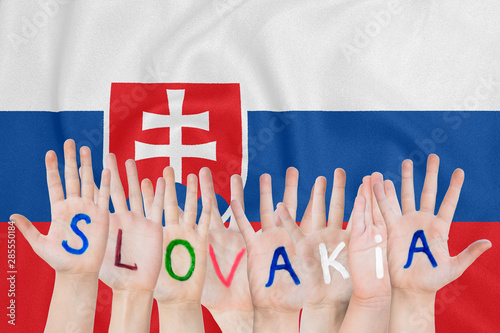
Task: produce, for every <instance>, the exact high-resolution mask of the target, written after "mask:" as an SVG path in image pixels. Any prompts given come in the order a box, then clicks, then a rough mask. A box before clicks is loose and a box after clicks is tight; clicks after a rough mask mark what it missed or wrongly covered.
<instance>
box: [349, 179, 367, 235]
mask: <svg viewBox="0 0 500 333" xmlns="http://www.w3.org/2000/svg"><path fill="white" fill-rule="evenodd" d="M356 196H363V184H361V185H359V187H358V193H357V194H356ZM363 198H364V197H363ZM354 202H356V200H354ZM364 202H365V203H366V199H365V201H364ZM363 209H364V204H363ZM353 213H354V206H353V207H352V212H351V215H350V216H349V221H348V222H347V227H346V231H347V232H351V231H352V214H353ZM363 218H364V217H363Z"/></svg>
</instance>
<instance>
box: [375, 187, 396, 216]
mask: <svg viewBox="0 0 500 333" xmlns="http://www.w3.org/2000/svg"><path fill="white" fill-rule="evenodd" d="M384 191H385V195H386V196H387V200H388V201H389V204H390V205H391V207H392V210H393V211H394V213H395V214H396V215H399V216H401V215H402V213H401V207H399V201H398V195H397V194H396V188H395V187H394V183H393V182H392V181H390V180H384ZM374 195H375V193H374ZM377 207H378V205H377ZM379 210H380V208H379Z"/></svg>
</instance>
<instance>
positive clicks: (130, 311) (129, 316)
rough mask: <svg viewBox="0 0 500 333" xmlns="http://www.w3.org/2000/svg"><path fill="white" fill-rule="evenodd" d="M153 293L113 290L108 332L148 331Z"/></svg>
mask: <svg viewBox="0 0 500 333" xmlns="http://www.w3.org/2000/svg"><path fill="white" fill-rule="evenodd" d="M152 308H153V292H152V291H151V292H147V291H136V290H115V289H113V303H112V307H111V321H110V325H109V332H146V331H149V323H150V321H151V310H152Z"/></svg>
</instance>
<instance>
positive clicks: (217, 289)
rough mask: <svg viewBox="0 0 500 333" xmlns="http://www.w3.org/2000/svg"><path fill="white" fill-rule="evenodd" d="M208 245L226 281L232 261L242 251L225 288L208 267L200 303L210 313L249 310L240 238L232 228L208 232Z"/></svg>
mask: <svg viewBox="0 0 500 333" xmlns="http://www.w3.org/2000/svg"><path fill="white" fill-rule="evenodd" d="M211 224H212V223H211ZM208 242H209V244H210V245H211V246H212V248H213V251H214V254H215V257H216V259H217V264H218V265H219V269H220V273H221V274H222V275H223V276H224V277H225V278H226V281H227V282H229V281H228V280H227V279H228V278H229V276H228V275H229V274H230V272H231V269H232V267H233V264H235V260H237V259H236V258H237V257H238V256H239V255H240V256H241V254H240V253H242V251H245V252H244V253H243V255H242V256H241V260H240V261H239V263H238V266H237V267H236V270H235V271H234V276H233V279H232V281H230V282H231V284H230V286H229V287H226V286H225V285H224V284H223V283H222V281H221V280H220V279H219V277H218V276H217V273H216V271H215V268H214V265H213V263H212V264H208V267H207V276H206V279H205V287H204V289H203V296H202V299H201V301H202V304H203V305H204V306H206V307H207V308H208V309H210V310H211V311H219V312H221V311H231V310H237V311H251V310H252V299H251V296H250V290H249V287H248V276H247V253H246V246H245V240H244V239H243V236H242V235H241V233H240V232H239V230H235V229H234V228H229V229H226V228H225V227H223V228H216V229H213V230H212V229H210V232H209V235H208Z"/></svg>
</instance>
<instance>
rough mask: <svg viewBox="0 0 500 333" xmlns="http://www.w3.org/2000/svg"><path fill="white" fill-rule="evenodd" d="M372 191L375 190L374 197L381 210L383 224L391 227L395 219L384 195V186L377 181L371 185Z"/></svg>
mask: <svg viewBox="0 0 500 333" xmlns="http://www.w3.org/2000/svg"><path fill="white" fill-rule="evenodd" d="M373 191H374V192H375V198H376V199H377V203H378V206H379V208H380V211H381V212H382V216H383V217H384V221H385V224H386V225H387V227H388V228H391V227H392V226H393V225H394V222H395V221H396V216H395V214H394V211H393V210H392V208H391V204H390V203H389V201H388V200H387V197H386V196H385V193H384V187H383V186H382V185H381V184H379V183H377V184H375V186H373ZM365 223H366V222H365Z"/></svg>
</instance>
